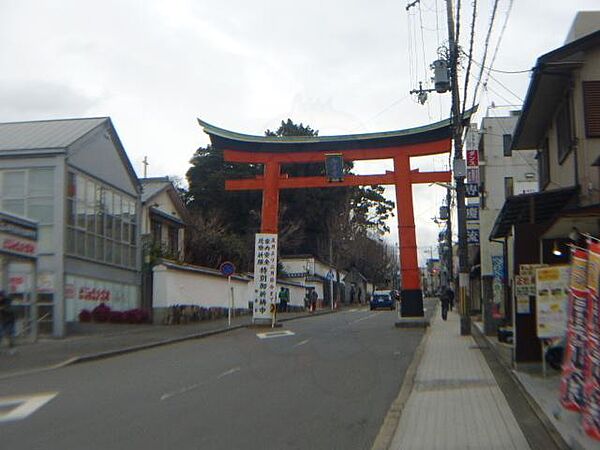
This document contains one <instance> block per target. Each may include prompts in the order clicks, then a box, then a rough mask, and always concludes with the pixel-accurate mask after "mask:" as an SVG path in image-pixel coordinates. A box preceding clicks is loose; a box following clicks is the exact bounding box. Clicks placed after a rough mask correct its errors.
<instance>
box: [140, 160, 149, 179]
mask: <svg viewBox="0 0 600 450" xmlns="http://www.w3.org/2000/svg"><path fill="white" fill-rule="evenodd" d="M142 164H143V165H144V178H148V166H149V165H150V164H149V163H148V157H147V156H144V159H143V161H142Z"/></svg>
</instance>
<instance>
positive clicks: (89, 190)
mask: <svg viewBox="0 0 600 450" xmlns="http://www.w3.org/2000/svg"><path fill="white" fill-rule="evenodd" d="M85 194H86V196H85V199H86V200H85V201H86V203H87V205H88V207H91V208H94V206H95V205H94V204H95V203H96V186H95V185H94V183H93V182H92V181H89V180H88V181H87V182H86V184H85Z"/></svg>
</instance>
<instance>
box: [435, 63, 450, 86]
mask: <svg viewBox="0 0 600 450" xmlns="http://www.w3.org/2000/svg"><path fill="white" fill-rule="evenodd" d="M431 68H432V69H433V83H434V86H435V91H436V92H437V93H439V94H443V93H444V92H448V91H449V90H450V77H449V75H448V62H447V61H446V60H444V59H438V60H436V61H434V62H433V64H431Z"/></svg>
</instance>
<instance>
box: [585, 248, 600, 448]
mask: <svg viewBox="0 0 600 450" xmlns="http://www.w3.org/2000/svg"><path fill="white" fill-rule="evenodd" d="M588 248H589V266H588V277H587V280H588V283H587V284H588V287H589V293H590V295H589V299H588V304H587V314H586V315H587V323H586V325H587V326H586V332H587V341H586V351H585V370H584V380H585V382H584V388H583V393H584V397H585V405H584V407H583V411H582V412H583V415H582V424H583V429H584V430H585V432H586V433H587V434H588V436H590V437H592V438H594V439H597V440H600V289H599V286H598V283H599V278H598V277H599V275H600V243H599V242H591V243H590V244H589V246H588Z"/></svg>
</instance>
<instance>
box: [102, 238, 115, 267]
mask: <svg viewBox="0 0 600 450" xmlns="http://www.w3.org/2000/svg"><path fill="white" fill-rule="evenodd" d="M104 260H105V261H106V262H109V263H112V262H113V241H110V240H106V241H104Z"/></svg>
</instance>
